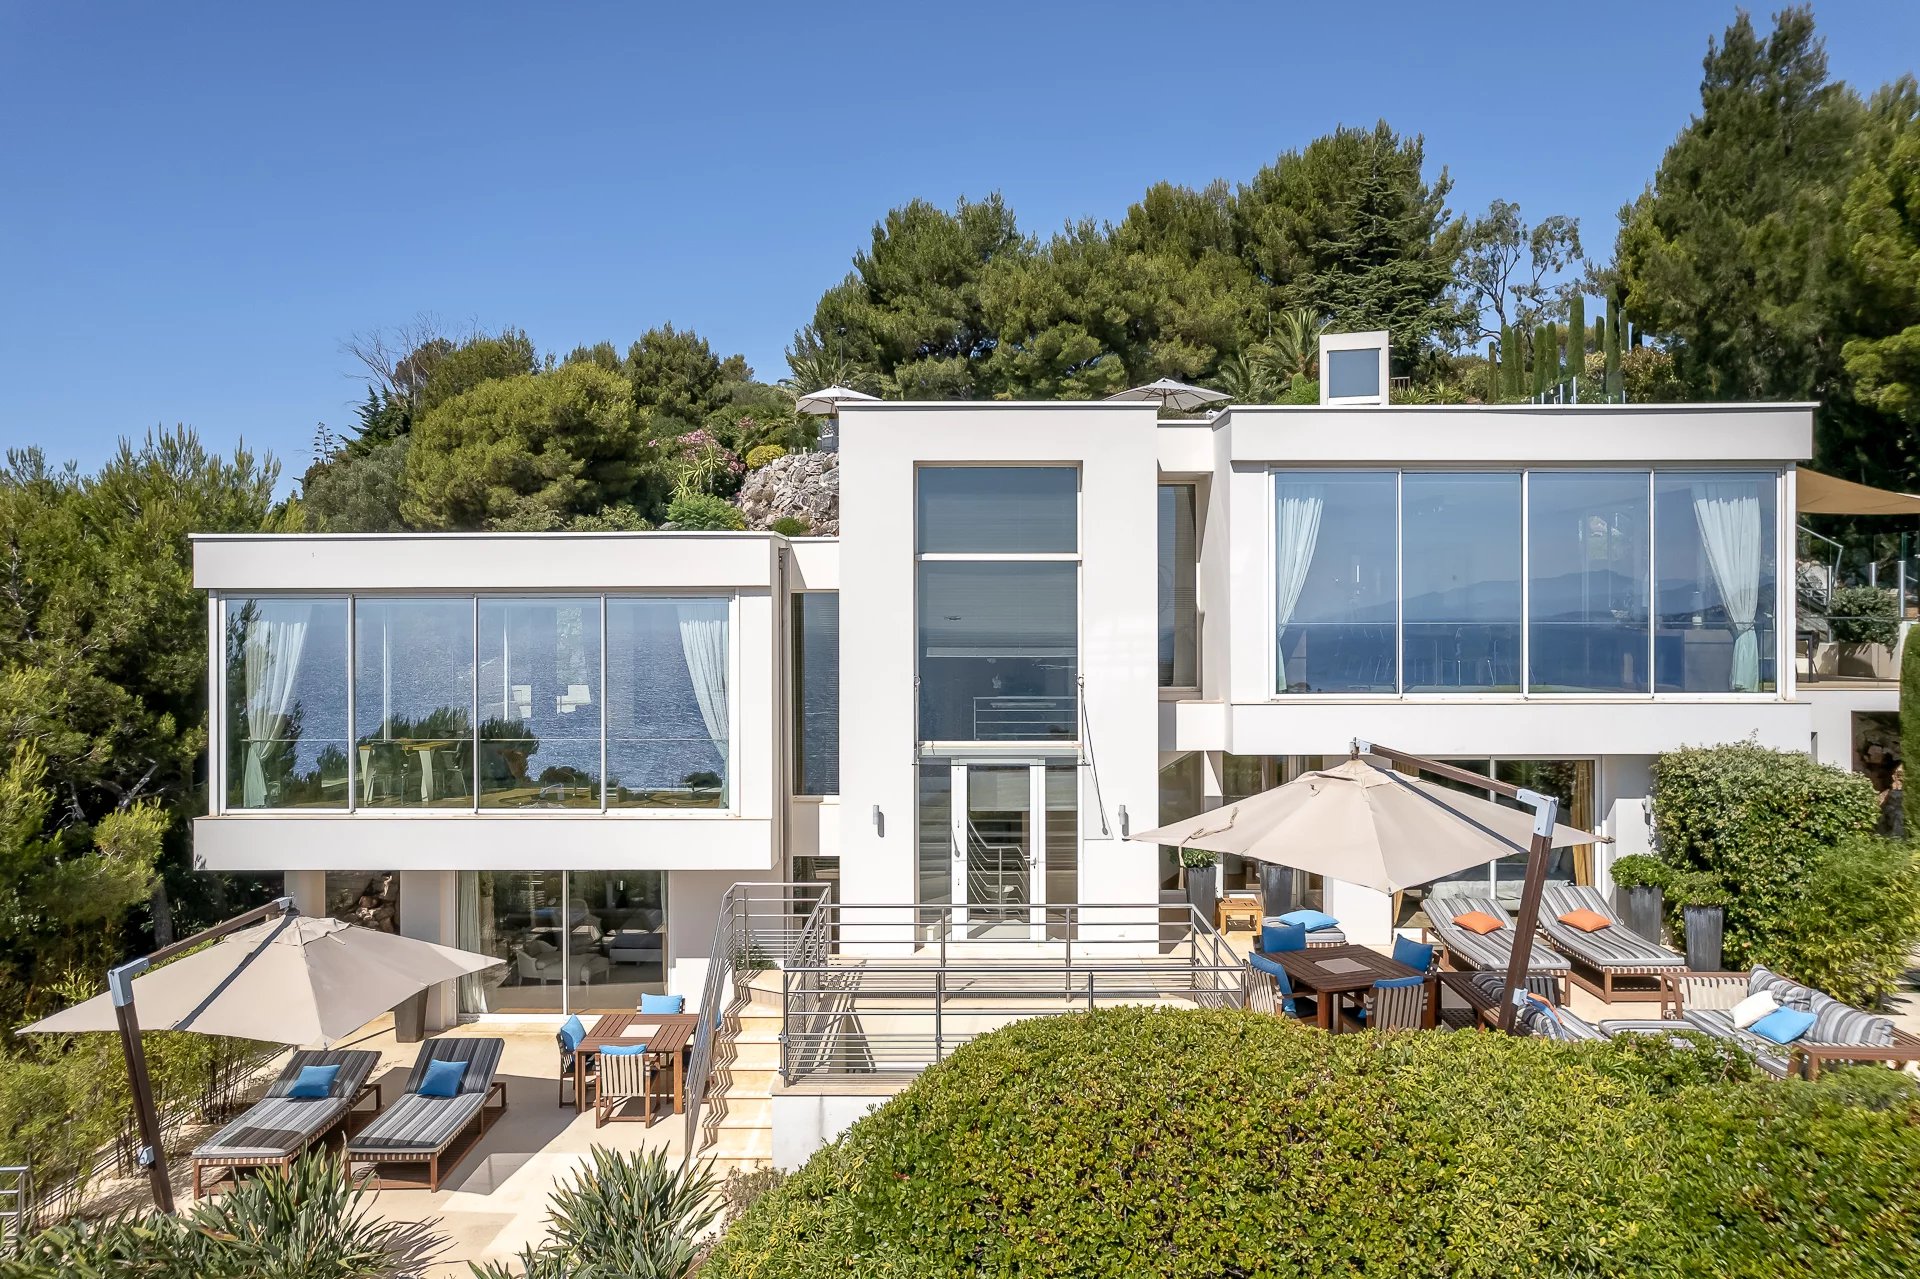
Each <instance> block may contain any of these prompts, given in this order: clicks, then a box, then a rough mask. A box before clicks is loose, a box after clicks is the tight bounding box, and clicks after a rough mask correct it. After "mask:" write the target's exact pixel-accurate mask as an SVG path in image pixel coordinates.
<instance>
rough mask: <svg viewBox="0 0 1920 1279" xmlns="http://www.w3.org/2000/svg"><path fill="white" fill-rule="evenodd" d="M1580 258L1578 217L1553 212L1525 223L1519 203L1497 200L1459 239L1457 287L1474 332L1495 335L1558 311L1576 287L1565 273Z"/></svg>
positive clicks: (1526, 326) (1570, 269) (1576, 265)
mask: <svg viewBox="0 0 1920 1279" xmlns="http://www.w3.org/2000/svg"><path fill="white" fill-rule="evenodd" d="M1580 262H1581V251H1580V220H1579V219H1578V218H1570V217H1566V216H1565V215H1563V214H1558V213H1556V214H1554V215H1552V216H1551V217H1546V218H1542V219H1541V220H1540V221H1539V222H1538V223H1537V224H1536V225H1534V226H1528V225H1527V223H1526V219H1524V218H1523V217H1521V216H1520V206H1519V205H1517V204H1514V203H1512V202H1511V201H1507V200H1495V201H1494V202H1493V203H1492V204H1491V205H1489V206H1488V207H1487V211H1486V212H1485V213H1483V214H1481V215H1480V216H1479V217H1477V218H1475V219H1474V220H1473V221H1472V222H1470V223H1468V224H1467V227H1466V230H1465V232H1464V235H1463V239H1462V248H1461V258H1460V292H1461V295H1462V297H1463V298H1464V299H1465V301H1466V303H1467V307H1468V311H1469V313H1470V315H1471V317H1472V323H1473V326H1474V336H1476V337H1482V338H1488V337H1498V336H1499V335H1500V330H1501V328H1502V327H1503V326H1505V325H1508V324H1512V325H1515V326H1518V327H1520V328H1528V327H1531V326H1532V325H1533V324H1534V323H1536V322H1537V321H1538V320H1539V319H1540V318H1541V317H1542V316H1543V315H1553V314H1557V313H1558V311H1559V309H1560V307H1561V306H1562V305H1563V303H1564V302H1565V300H1566V298H1567V295H1568V294H1569V293H1571V292H1572V291H1573V290H1574V289H1575V288H1576V287H1577V285H1576V284H1575V283H1574V282H1573V281H1571V280H1568V279H1566V278H1565V277H1566V275H1567V273H1568V272H1569V271H1572V270H1574V269H1575V268H1576V267H1578V266H1579V265H1580Z"/></svg>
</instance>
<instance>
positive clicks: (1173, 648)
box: [1159, 484, 1200, 688]
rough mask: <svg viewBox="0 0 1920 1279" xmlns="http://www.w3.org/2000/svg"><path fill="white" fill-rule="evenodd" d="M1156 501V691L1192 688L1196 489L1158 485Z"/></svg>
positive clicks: (1195, 671)
mask: <svg viewBox="0 0 1920 1279" xmlns="http://www.w3.org/2000/svg"><path fill="white" fill-rule="evenodd" d="M1159 503H1160V505H1159V526H1160V528H1159V533H1160V575H1159V592H1160V600H1159V603H1160V687H1162V688H1192V687H1194V686H1195V685H1197V684H1198V683H1199V682H1200V680H1199V663H1198V660H1197V650H1198V647H1199V639H1200V628H1199V622H1198V609H1197V607H1196V603H1195V590H1194V586H1195V578H1196V575H1197V574H1198V571H1199V553H1198V551H1199V539H1198V529H1197V528H1196V525H1195V512H1194V487H1193V485H1191V484H1162V485H1161V486H1160V499H1159Z"/></svg>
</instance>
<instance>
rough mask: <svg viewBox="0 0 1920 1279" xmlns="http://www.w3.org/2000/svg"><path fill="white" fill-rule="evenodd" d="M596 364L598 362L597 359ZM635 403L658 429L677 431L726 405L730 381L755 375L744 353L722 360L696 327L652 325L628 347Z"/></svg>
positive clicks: (662, 432)
mask: <svg viewBox="0 0 1920 1279" xmlns="http://www.w3.org/2000/svg"><path fill="white" fill-rule="evenodd" d="M594 362H595V363H600V361H599V360H595V361H594ZM625 369H626V374H627V378H628V380H629V381H630V382H631V383H632V385H633V402H634V404H635V405H637V406H638V407H640V408H641V409H644V410H646V411H647V412H648V413H649V415H650V416H652V417H653V418H655V419H656V423H657V424H656V428H655V429H656V432H657V433H659V434H665V435H679V434H683V433H684V432H686V431H690V430H692V429H693V428H694V427H696V426H699V425H700V423H702V422H703V421H705V420H706V417H707V415H708V414H709V413H712V412H714V411H716V410H718V409H721V408H724V407H725V406H726V405H727V403H728V401H729V399H730V398H731V390H730V388H731V386H732V385H733V384H736V383H740V382H745V381H747V380H748V379H749V378H751V377H752V376H753V370H752V369H749V368H748V367H747V361H746V357H745V356H741V355H730V356H728V357H727V358H726V359H724V360H723V359H721V358H720V357H719V356H717V355H715V354H714V353H713V348H712V347H711V346H709V345H708V344H707V340H706V339H705V338H703V337H701V336H700V335H699V334H698V333H695V332H694V331H693V330H692V329H675V328H674V327H673V326H672V325H671V324H666V325H662V326H661V327H659V328H657V329H649V330H647V331H646V332H645V333H643V334H641V335H640V340H639V341H637V342H635V343H634V344H633V346H632V347H631V348H629V349H628V351H627V359H626V365H625Z"/></svg>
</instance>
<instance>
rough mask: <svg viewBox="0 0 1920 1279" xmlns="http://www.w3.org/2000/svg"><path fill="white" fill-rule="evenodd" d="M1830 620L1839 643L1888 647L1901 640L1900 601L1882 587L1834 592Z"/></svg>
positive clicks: (1829, 611) (1836, 640) (1835, 638)
mask: <svg viewBox="0 0 1920 1279" xmlns="http://www.w3.org/2000/svg"><path fill="white" fill-rule="evenodd" d="M1827 621H1828V622H1829V623H1830V624H1831V625H1832V627H1833V638H1834V642H1835V643H1839V644H1885V645H1886V646H1887V647H1888V648H1892V647H1893V645H1894V643H1895V641H1897V640H1898V639H1899V638H1900V601H1899V597H1898V596H1896V595H1895V594H1894V593H1893V592H1892V591H1889V590H1887V589H1886V588H1884V587H1880V586H1842V587H1840V588H1839V589H1838V590H1836V591H1834V593H1833V600H1832V602H1831V603H1830V604H1829V605H1828V608H1827Z"/></svg>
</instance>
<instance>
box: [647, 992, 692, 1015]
mask: <svg viewBox="0 0 1920 1279" xmlns="http://www.w3.org/2000/svg"><path fill="white" fill-rule="evenodd" d="M686 1010H687V997H686V996H685V995H642V996H640V1011H641V1012H643V1013H679V1012H685V1011H686Z"/></svg>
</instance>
